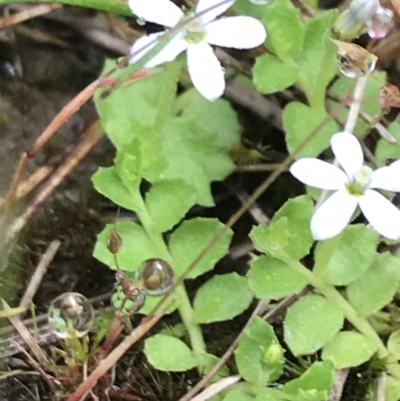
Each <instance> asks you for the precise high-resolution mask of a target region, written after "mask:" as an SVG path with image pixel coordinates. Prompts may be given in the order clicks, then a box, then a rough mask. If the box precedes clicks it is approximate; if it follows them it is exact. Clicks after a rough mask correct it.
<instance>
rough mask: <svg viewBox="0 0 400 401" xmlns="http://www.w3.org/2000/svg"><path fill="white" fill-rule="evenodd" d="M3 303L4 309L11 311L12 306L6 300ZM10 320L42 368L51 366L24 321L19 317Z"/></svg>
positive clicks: (12, 317)
mask: <svg viewBox="0 0 400 401" xmlns="http://www.w3.org/2000/svg"><path fill="white" fill-rule="evenodd" d="M2 303H3V309H6V310H7V309H10V306H9V305H8V304H7V302H6V301H4V299H3V300H2ZM8 320H9V321H10V322H11V324H12V325H13V326H14V327H15V329H16V330H17V331H18V333H19V335H20V336H21V337H22V338H23V339H24V341H25V342H26V343H27V344H28V346H29V348H30V349H31V351H32V352H33V353H34V354H35V356H36V358H37V360H38V361H39V363H40V364H41V365H42V366H49V361H48V359H47V357H46V355H45V354H44V352H43V351H42V349H41V348H40V347H39V344H38V343H37V342H36V340H35V339H34V338H33V336H32V334H31V333H30V332H29V330H28V329H27V328H26V326H25V325H24V323H23V322H22V320H21V319H20V318H19V317H18V316H10V317H9V318H8Z"/></svg>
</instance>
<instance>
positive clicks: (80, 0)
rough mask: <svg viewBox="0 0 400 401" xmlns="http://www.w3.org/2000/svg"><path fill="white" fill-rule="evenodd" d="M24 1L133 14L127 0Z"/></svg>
mask: <svg viewBox="0 0 400 401" xmlns="http://www.w3.org/2000/svg"><path fill="white" fill-rule="evenodd" d="M10 3H15V1H13V0H0V4H10ZM23 3H60V4H68V5H69V6H77V7H87V8H93V9H95V10H99V11H110V12H112V13H115V14H120V15H125V16H127V17H128V16H132V15H133V14H132V11H131V10H130V9H129V7H128V4H127V2H126V1H122V0H40V1H38V0H24V1H23Z"/></svg>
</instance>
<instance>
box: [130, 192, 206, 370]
mask: <svg viewBox="0 0 400 401" xmlns="http://www.w3.org/2000/svg"><path fill="white" fill-rule="evenodd" d="M135 202H136V204H137V205H138V210H137V211H136V213H137V215H138V217H139V219H140V221H141V223H142V225H143V228H144V229H145V231H146V232H147V235H148V236H149V237H150V239H151V240H152V241H153V243H154V244H155V245H156V246H157V248H158V249H159V250H160V252H161V255H162V257H163V259H165V260H166V261H167V262H168V263H169V264H170V265H171V266H172V267H173V260H172V257H171V255H170V253H169V251H168V248H167V245H166V244H165V242H164V239H163V237H162V235H161V233H159V232H157V231H156V230H155V229H154V222H153V220H152V218H151V216H150V215H149V213H148V211H147V208H146V205H145V203H144V200H143V198H142V197H141V195H140V194H139V193H138V194H137V195H136V196H135ZM176 295H177V296H178V304H179V313H180V315H181V317H182V320H183V322H184V323H185V326H186V328H187V330H188V333H189V337H190V343H191V345H192V349H193V352H194V355H195V357H196V359H197V361H198V369H199V371H200V373H202V372H203V370H204V367H205V356H206V354H207V351H206V346H205V342H204V339H203V333H202V331H201V327H200V325H199V324H197V323H195V322H194V319H193V316H194V312H193V308H192V305H191V303H190V300H189V297H188V294H187V292H186V289H185V287H184V285H183V284H181V285H180V286H178V287H177V288H176Z"/></svg>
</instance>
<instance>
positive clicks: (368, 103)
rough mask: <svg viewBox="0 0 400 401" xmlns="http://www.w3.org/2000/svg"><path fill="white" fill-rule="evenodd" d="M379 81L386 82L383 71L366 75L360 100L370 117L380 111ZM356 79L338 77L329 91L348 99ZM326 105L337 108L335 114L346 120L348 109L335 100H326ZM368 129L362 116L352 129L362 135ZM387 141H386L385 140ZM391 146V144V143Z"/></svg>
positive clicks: (351, 94)
mask: <svg viewBox="0 0 400 401" xmlns="http://www.w3.org/2000/svg"><path fill="white" fill-rule="evenodd" d="M381 82H386V73H385V72H375V73H374V77H372V76H368V79H367V83H366V86H365V90H364V95H363V101H362V102H361V110H362V111H363V112H364V113H367V114H369V115H370V116H371V117H376V116H378V115H379V114H380V113H381V106H380V105H379V101H378V99H379V91H380V89H381V86H382V84H381ZM355 85H356V81H355V80H354V79H349V78H347V77H343V76H342V77H340V78H339V79H338V80H336V81H335V83H334V84H333V85H332V87H331V88H330V92H332V93H333V94H335V95H337V96H339V97H341V98H343V99H350V100H349V101H351V97H352V96H353V92H354V88H355ZM327 102H328V105H329V107H331V108H332V109H333V110H335V109H336V110H337V111H336V114H337V115H339V116H340V117H341V118H342V120H343V121H346V120H347V117H348V115H349V109H348V108H346V107H341V105H339V104H338V103H337V102H334V101H332V100H328V101H327ZM367 129H369V123H367V122H366V121H364V120H363V119H362V118H360V117H359V118H358V119H357V124H356V126H355V129H354V134H355V135H363V134H364V132H365V131H366V130H367ZM386 143H387V142H386ZM392 146H393V145H392Z"/></svg>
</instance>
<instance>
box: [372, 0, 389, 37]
mask: <svg viewBox="0 0 400 401" xmlns="http://www.w3.org/2000/svg"><path fill="white" fill-rule="evenodd" d="M393 24H394V22H393V11H392V10H390V9H388V8H385V7H382V6H381V5H378V6H377V7H376V8H375V12H374V13H373V14H372V15H371V18H370V19H369V20H368V21H367V27H368V35H369V36H370V38H372V39H382V38H384V37H385V36H386V35H387V34H388V32H389V31H390V30H391V29H392V27H393Z"/></svg>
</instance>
